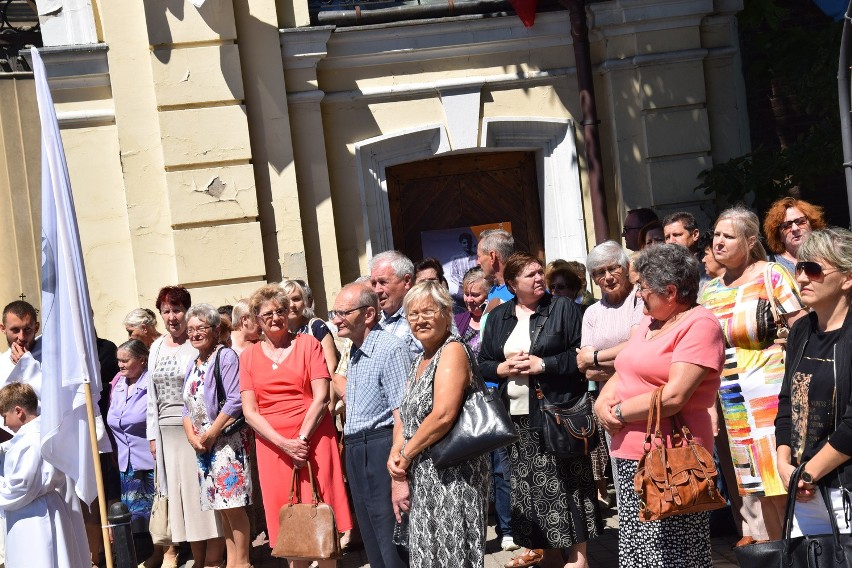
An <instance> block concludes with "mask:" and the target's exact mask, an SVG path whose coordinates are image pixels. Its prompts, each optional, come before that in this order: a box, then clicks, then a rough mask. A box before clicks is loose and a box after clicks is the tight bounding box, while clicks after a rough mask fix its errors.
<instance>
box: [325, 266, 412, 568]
mask: <svg viewBox="0 0 852 568" xmlns="http://www.w3.org/2000/svg"><path fill="white" fill-rule="evenodd" d="M409 262H410V261H409ZM379 302H380V300H379V298H378V295H377V294H376V292H374V291H373V290H372V289H370V288H369V287H368V286H366V285H364V284H357V283H352V284H347V285H346V286H344V287H343V289H342V290H341V291H340V293H339V294H338V295H337V298H335V300H334V309H332V310H331V311H330V312H328V319H330V320H331V321H333V322H334V324H335V325H336V326H337V333H338V335H339V336H340V337H342V338H345V339H348V340H351V342H352V347H351V349H350V352H349V357H348V369H346V374H345V376H344V375H343V374H340V373H335V376H334V381H333V384H334V390H335V392H336V393H337V394H338V395H339V396H341V397H345V399H346V424H345V426H344V429H343V442H344V444H345V445H346V473H347V476H348V479H349V489H350V491H351V492H352V505H353V506H354V509H355V516H356V517H357V519H358V527H359V528H360V530H361V537H362V538H363V540H364V548H365V549H366V551H367V559H368V560H369V562H370V566H374V567H387V568H404V567H407V566H408V560H407V554H406V553H405V551H404V550H403V549H401V548H400V547H398V546H396V545H395V544H394V542H393V531H394V527H395V525H396V517H395V514H394V508H398V509H400V510H403V511H407V510H408V508H409V506H410V501H409V488H408V482H407V481H396V480H391V477H390V474H389V473H388V470H387V460H388V456H389V455H390V450H391V446H392V445H393V434H394V431H395V430H396V429H398V428H402V422H401V420H400V416H399V406H400V404H401V403H402V396H403V393H404V392H405V381H406V379H407V378H408V371H409V369H410V368H411V360H412V355H411V352H410V351H409V349H408V346H407V345H406V344H405V343H404V342H403V341H402V340H401V339H399V338H398V337H396V336H394V335H393V334H391V333H388V332H387V331H386V330H384V329H382V327H381V326H380V325H379V324H378V319H379ZM403 321H406V324H407V320H405V318H403Z"/></svg>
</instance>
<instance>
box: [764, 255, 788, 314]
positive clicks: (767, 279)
mask: <svg viewBox="0 0 852 568" xmlns="http://www.w3.org/2000/svg"><path fill="white" fill-rule="evenodd" d="M777 265H778V263H777V262H767V263H766V264H765V265H764V267H763V286H764V288H766V299H767V300H768V301H769V309H770V310H771V311H772V319H773V320H774V321H775V325H776V326H781V325H783V324H784V320H783V318H782V317H781V312H780V311H779V310H778V304H776V298H775V290H774V289H773V287H772V268H773V267H774V266H777Z"/></svg>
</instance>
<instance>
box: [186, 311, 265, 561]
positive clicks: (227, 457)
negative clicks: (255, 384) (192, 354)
mask: <svg viewBox="0 0 852 568" xmlns="http://www.w3.org/2000/svg"><path fill="white" fill-rule="evenodd" d="M186 317H187V328H186V331H187V334H188V335H189V341H190V342H191V343H192V346H193V347H194V348H195V349H197V350H198V357H196V359H195V361H193V362H192V363H190V365H189V368H188V369H187V370H186V379H185V381H184V385H183V400H184V410H183V429H184V432H186V438H187V440H189V445H190V446H192V447H193V448H194V449H195V451H196V452H197V453H198V480H197V481H196V484H197V485H200V486H201V496H200V503H199V504H200V507H201V510H202V511H218V512H219V514H220V515H221V518H222V528H223V529H224V530H223V532H224V534H225V547H226V549H227V558H228V564H227V567H228V568H247V567H248V566H249V544H250V540H251V539H250V538H249V521H248V515H246V510H245V506H246V505H248V504H250V503H251V457H250V455H249V448H250V440H249V436H250V435H251V434H250V430H249V429H247V428H241V429H238V430H237V431H236V432H231V433H230V434H225V433H224V430H225V428H227V427H228V426H230V425H231V424H232V423H233V422H234V421H235V420H236V419H238V418H241V417H242V415H243V412H242V408H241V407H242V404H241V401H240V389H239V369H240V364H239V360H238V359H237V354H236V353H234V351H233V349H230V348H228V347H225V346H223V345H222V344H221V343H220V341H219V334H218V330H219V325H220V323H221V320H220V317H221V316H220V315H219V312H218V311H217V310H216V308H214V307H213V306H211V305H210V304H198V305H195V306H192V307H191V308H189V310H188V311H187V312H186ZM217 368H218V377H217ZM219 383H221V387H220V386H218V384H219ZM220 390H221V393H220ZM220 396H224V400H222V399H221V398H220ZM216 540H217V541H218V540H219V539H216ZM197 548H200V546H194V547H193V555H194V556H196V558H199V557H201V554H200V553H199V552H197V551H196V549H197ZM206 548H207V549H208V550H205V553H206V557H207V560H206V562H207V563H208V564H207V565H213V566H216V565H217V564H216V562H215V561H216V560H221V544H220V543H219V542H208V544H207V546H206ZM211 549H212V550H211ZM214 550H218V551H219V557H218V558H217V557H216V555H215V552H213V551H214ZM211 560H212V561H213V562H212V564H211ZM196 563H198V560H196Z"/></svg>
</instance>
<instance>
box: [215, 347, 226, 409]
mask: <svg viewBox="0 0 852 568" xmlns="http://www.w3.org/2000/svg"><path fill="white" fill-rule="evenodd" d="M221 354H222V348H221V347H220V348H219V349H216V358H215V359H214V361H213V378H214V379H215V380H216V400H217V401H218V403H219V404H218V406H219V410H222V407H223V406H225V386H224V385H223V384H222V371H221V370H220V369H219V355H221Z"/></svg>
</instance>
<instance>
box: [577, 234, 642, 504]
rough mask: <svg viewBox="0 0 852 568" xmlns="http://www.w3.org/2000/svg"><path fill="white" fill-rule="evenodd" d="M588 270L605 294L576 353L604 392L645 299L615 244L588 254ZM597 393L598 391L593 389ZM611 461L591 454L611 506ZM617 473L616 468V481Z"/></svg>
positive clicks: (590, 313)
mask: <svg viewBox="0 0 852 568" xmlns="http://www.w3.org/2000/svg"><path fill="white" fill-rule="evenodd" d="M586 266H588V268H589V273H590V274H591V275H592V281H593V282H594V283H595V284H597V285H598V286H600V289H601V291H602V292H603V294H602V296H601V301H600V302H597V303H595V304H592V305H591V306H589V307H588V308H587V309H586V313H585V314H583V333H582V337H581V339H580V344H581V345H582V347H581V348H580V350H579V351H577V368H579V369H580V371H582V372H583V373H585V374H586V378H587V379H589V381H593V382H595V383H597V384H598V385H600V388H603V385H604V384H605V383H606V381H607V380H608V379H609V378H610V377H612V375H613V374H614V373H615V357H616V356H617V355H618V354H619V353H620V352H621V350H622V349H624V346H625V345H627V340H628V339H630V334H631V333H633V330H635V329H636V327H637V326H638V325H639V323H640V322H641V321H642V318H643V317H644V313H643V308H644V303H643V302H642V298H641V297H640V296H637V295H636V294H634V293H633V290H634V287H633V284H631V283H630V277H629V268H630V257H628V256H627V252H626V251H625V250H624V249H623V248H622V247H621V245H620V244H619V243H617V242H615V241H606V242H603V243H601V244H599V245H598V246H596V247H595V248H593V249H592V251H591V252H590V253H589V256H588V257H587V258H586ZM594 390H597V389H594ZM608 459H609V454H608V452H607V446H606V444H599V445H598V447H597V448H596V449H595V450H594V452H592V467H593V469H594V475H595V483H596V484H597V487H598V498H599V499H600V500H601V501H603V502H604V503H606V504H607V505H609V506H611V505H612V500H611V498H610V497H609V495H608V492H607V479H606V474H605V470H606V460H608ZM616 477H617V472H616V471H615V468H613V478H614V479H615V478H616Z"/></svg>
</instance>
